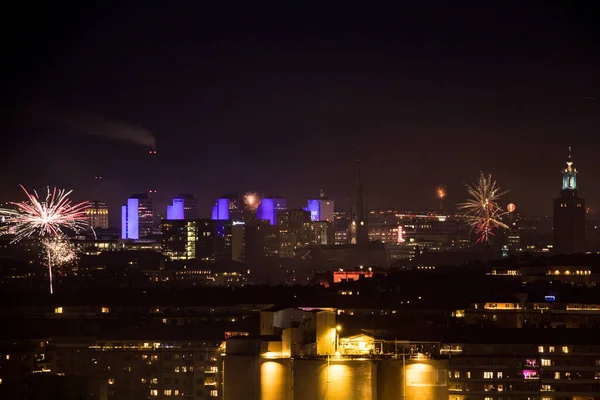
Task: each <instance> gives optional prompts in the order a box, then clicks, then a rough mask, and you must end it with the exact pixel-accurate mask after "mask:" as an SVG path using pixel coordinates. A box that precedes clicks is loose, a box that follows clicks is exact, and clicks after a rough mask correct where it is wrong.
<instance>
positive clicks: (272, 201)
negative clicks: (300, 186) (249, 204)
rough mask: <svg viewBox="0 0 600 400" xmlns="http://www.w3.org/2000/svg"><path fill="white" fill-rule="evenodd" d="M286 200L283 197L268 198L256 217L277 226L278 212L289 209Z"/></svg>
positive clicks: (257, 211) (261, 204)
mask: <svg viewBox="0 0 600 400" xmlns="http://www.w3.org/2000/svg"><path fill="white" fill-rule="evenodd" d="M286 205H287V202H286V199H284V198H281V197H266V198H264V199H262V201H261V203H260V205H259V206H258V209H257V210H256V217H257V218H258V219H259V220H267V221H269V224H270V225H277V212H278V211H281V210H285V209H287V207H286Z"/></svg>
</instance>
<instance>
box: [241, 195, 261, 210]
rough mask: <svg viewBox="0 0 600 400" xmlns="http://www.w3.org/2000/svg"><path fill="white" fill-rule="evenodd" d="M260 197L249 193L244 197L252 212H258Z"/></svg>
mask: <svg viewBox="0 0 600 400" xmlns="http://www.w3.org/2000/svg"><path fill="white" fill-rule="evenodd" d="M260 200H261V199H260V196H259V195H258V194H256V193H253V192H248V193H246V194H245V195H244V204H245V205H246V207H247V208H248V209H250V210H256V209H257V208H258V206H259V205H260Z"/></svg>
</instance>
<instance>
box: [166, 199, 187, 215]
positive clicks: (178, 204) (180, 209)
mask: <svg viewBox="0 0 600 400" xmlns="http://www.w3.org/2000/svg"><path fill="white" fill-rule="evenodd" d="M184 215H185V213H184V199H183V198H181V197H174V198H173V204H172V205H170V206H167V219H168V220H176V219H184V218H185V217H184Z"/></svg>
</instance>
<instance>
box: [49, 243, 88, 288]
mask: <svg viewBox="0 0 600 400" xmlns="http://www.w3.org/2000/svg"><path fill="white" fill-rule="evenodd" d="M41 244H42V248H43V249H44V252H45V253H46V259H45V261H46V265H47V267H48V278H49V280H50V294H52V293H54V289H53V285H52V268H55V269H56V268H65V267H67V266H69V265H72V264H74V263H75V262H77V260H78V259H79V255H78V254H77V250H76V249H75V246H74V245H73V243H71V242H70V241H68V240H67V239H59V238H52V239H51V238H44V239H42V241H41Z"/></svg>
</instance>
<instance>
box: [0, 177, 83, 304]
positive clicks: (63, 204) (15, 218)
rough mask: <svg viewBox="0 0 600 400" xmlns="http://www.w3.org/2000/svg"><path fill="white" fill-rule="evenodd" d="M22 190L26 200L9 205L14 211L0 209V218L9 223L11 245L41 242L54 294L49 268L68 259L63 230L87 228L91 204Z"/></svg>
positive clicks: (65, 194) (64, 193)
mask: <svg viewBox="0 0 600 400" xmlns="http://www.w3.org/2000/svg"><path fill="white" fill-rule="evenodd" d="M21 189H23V191H24V192H25V195H26V196H27V201H24V202H20V203H15V202H13V203H11V204H12V205H13V206H14V207H15V209H0V215H2V216H3V217H4V218H5V221H6V222H7V223H8V224H9V226H10V229H9V230H8V231H9V232H11V233H12V232H14V234H15V238H14V239H13V240H12V242H13V243H15V242H18V241H20V240H22V239H25V238H29V237H38V238H40V239H42V245H43V247H44V250H45V253H46V257H47V263H48V271H49V275H50V293H53V288H52V266H53V264H55V263H57V264H56V265H60V264H61V263H65V262H66V260H67V259H68V257H71V256H70V255H69V254H70V253H69V252H68V251H67V250H65V249H66V247H65V246H67V245H65V244H63V243H62V242H66V243H68V244H70V242H69V240H68V238H67V236H66V234H65V232H64V231H65V230H71V231H73V232H75V233H79V232H81V231H84V230H86V229H88V228H89V225H88V223H87V216H86V210H87V209H88V208H89V207H90V205H91V204H90V203H89V202H87V201H85V202H82V203H78V204H72V202H71V199H70V198H69V195H70V194H71V192H72V191H65V190H62V189H60V190H59V189H56V188H54V189H52V190H50V188H47V189H46V196H45V197H44V198H41V197H40V196H39V195H38V194H37V192H36V191H33V193H29V192H28V191H27V189H25V187H23V185H21ZM2 233H5V232H2ZM73 261H74V259H73Z"/></svg>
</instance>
